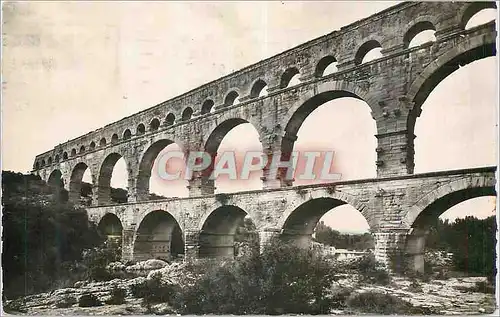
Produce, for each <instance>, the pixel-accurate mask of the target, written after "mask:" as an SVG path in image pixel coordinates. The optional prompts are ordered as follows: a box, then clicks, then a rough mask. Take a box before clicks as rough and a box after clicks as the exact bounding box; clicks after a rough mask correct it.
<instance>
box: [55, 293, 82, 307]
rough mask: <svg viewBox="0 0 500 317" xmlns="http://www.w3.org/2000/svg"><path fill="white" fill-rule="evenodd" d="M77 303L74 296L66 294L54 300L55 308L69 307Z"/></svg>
mask: <svg viewBox="0 0 500 317" xmlns="http://www.w3.org/2000/svg"><path fill="white" fill-rule="evenodd" d="M76 303H77V300H76V298H75V297H74V296H70V295H66V296H64V297H63V298H61V300H60V301H58V302H56V307H57V308H69V307H71V306H73V305H74V304H76Z"/></svg>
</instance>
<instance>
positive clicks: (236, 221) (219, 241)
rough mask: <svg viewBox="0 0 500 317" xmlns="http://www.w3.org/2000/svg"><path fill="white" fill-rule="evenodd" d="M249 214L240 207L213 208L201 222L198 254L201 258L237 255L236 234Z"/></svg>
mask: <svg viewBox="0 0 500 317" xmlns="http://www.w3.org/2000/svg"><path fill="white" fill-rule="evenodd" d="M247 216H248V214H247V213H246V212H245V211H244V210H243V209H241V208H240V207H237V206H234V205H224V206H220V207H218V208H216V209H215V210H213V211H212V212H211V213H210V214H208V216H207V217H206V218H205V219H203V221H202V222H201V230H200V237H199V246H198V256H199V257H200V258H214V257H229V258H232V257H234V255H235V234H236V231H237V229H238V227H239V226H240V225H242V224H243V221H244V220H245V217H247Z"/></svg>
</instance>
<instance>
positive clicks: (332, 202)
mask: <svg viewBox="0 0 500 317" xmlns="http://www.w3.org/2000/svg"><path fill="white" fill-rule="evenodd" d="M307 196H308V199H307V200H305V199H300V200H297V201H296V203H292V204H290V206H289V207H288V208H287V209H286V211H285V212H284V213H283V215H282V216H281V218H280V219H279V220H278V225H277V227H278V229H280V230H281V237H282V238H284V239H287V240H292V241H294V243H297V244H298V245H300V246H306V245H308V244H309V242H310V241H311V237H312V233H313V230H314V228H315V227H316V225H317V223H318V221H319V220H320V218H321V217H322V216H323V215H324V214H325V213H327V212H328V211H329V210H331V209H333V208H335V207H338V206H342V205H345V204H349V205H351V206H352V207H354V208H355V209H356V210H357V211H359V212H360V213H361V215H362V216H363V217H364V218H365V219H366V221H367V223H368V225H369V226H370V228H371V229H374V228H375V226H376V219H375V217H374V215H372V214H370V213H369V209H368V208H367V206H366V205H365V204H363V203H361V202H360V201H359V200H358V199H356V198H355V197H353V196H351V195H349V194H346V193H342V192H335V193H332V194H327V193H322V192H316V191H310V192H309V193H308V194H307Z"/></svg>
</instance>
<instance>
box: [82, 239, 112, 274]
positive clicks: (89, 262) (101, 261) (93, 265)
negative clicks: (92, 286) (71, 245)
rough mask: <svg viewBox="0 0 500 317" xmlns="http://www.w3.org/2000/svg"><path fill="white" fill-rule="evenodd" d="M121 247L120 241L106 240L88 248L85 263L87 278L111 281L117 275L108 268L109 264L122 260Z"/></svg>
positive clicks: (84, 256)
mask: <svg viewBox="0 0 500 317" xmlns="http://www.w3.org/2000/svg"><path fill="white" fill-rule="evenodd" d="M120 257H121V248H120V244H119V242H116V241H113V240H106V241H104V242H103V243H102V244H101V245H99V246H98V247H95V248H92V249H89V250H86V251H85V252H84V254H83V263H84V265H85V266H86V267H87V273H86V276H85V278H86V279H88V280H94V281H109V280H112V279H113V278H115V276H114V275H113V274H112V273H111V272H109V271H108V270H107V268H106V267H107V265H108V264H109V263H111V262H116V261H118V260H120Z"/></svg>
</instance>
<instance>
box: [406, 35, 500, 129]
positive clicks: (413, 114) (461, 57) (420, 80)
mask: <svg viewBox="0 0 500 317" xmlns="http://www.w3.org/2000/svg"><path fill="white" fill-rule="evenodd" d="M495 45H496V44H495V37H494V34H493V33H491V34H489V35H488V36H484V35H481V36H477V37H474V38H471V39H470V40H469V41H467V42H464V43H460V45H455V46H454V47H453V48H452V49H450V50H448V51H446V52H445V53H444V54H442V55H441V56H439V57H438V58H437V59H435V60H434V61H433V62H432V63H430V64H429V65H428V66H427V67H426V68H425V69H424V70H423V71H422V72H421V73H420V75H419V76H418V77H417V78H416V79H415V80H414V81H413V82H412V83H411V85H410V87H409V89H408V92H407V94H406V97H407V99H408V100H410V101H411V104H412V108H411V109H410V111H409V114H408V118H407V127H408V133H409V134H410V135H412V134H413V132H414V129H415V123H416V120H417V117H419V116H420V113H421V111H422V110H421V109H422V105H423V103H424V102H425V100H426V99H427V97H428V96H429V95H430V93H431V92H432V91H433V90H434V88H436V87H437V86H438V84H439V83H440V82H441V81H443V80H444V79H445V78H446V77H448V76H449V75H451V74H452V73H453V72H454V71H456V70H457V69H459V68H460V67H461V66H464V65H467V64H469V63H472V62H474V61H476V60H480V59H483V58H486V57H490V56H495V55H496V47H495Z"/></svg>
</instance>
